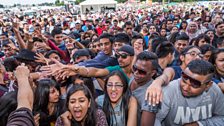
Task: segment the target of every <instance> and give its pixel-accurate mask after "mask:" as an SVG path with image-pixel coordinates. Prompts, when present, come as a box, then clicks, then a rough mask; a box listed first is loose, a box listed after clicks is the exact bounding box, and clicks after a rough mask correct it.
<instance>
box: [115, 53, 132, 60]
mask: <svg viewBox="0 0 224 126" xmlns="http://www.w3.org/2000/svg"><path fill="white" fill-rule="evenodd" d="M115 56H116V57H117V59H119V58H120V57H121V58H122V59H126V58H127V57H128V56H130V55H128V54H125V53H122V54H120V53H117V54H115Z"/></svg>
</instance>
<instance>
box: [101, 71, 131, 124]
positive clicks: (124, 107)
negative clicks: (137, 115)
mask: <svg viewBox="0 0 224 126" xmlns="http://www.w3.org/2000/svg"><path fill="white" fill-rule="evenodd" d="M112 76H118V77H119V78H120V79H121V82H122V83H123V92H122V96H121V97H122V99H121V100H122V101H121V106H120V111H121V112H123V115H124V119H125V120H124V121H125V122H124V124H125V125H127V121H128V106H129V101H130V97H131V91H130V89H129V87H128V80H127V78H126V77H125V75H124V74H123V73H122V72H121V71H113V72H112V73H110V74H109V75H108V77H107V78H106V81H105V86H104V89H105V98H104V102H103V111H104V112H105V114H106V117H107V122H108V124H109V125H110V126H112V125H113V124H114V122H113V117H114V118H115V120H116V117H115V113H114V109H113V107H112V104H111V101H110V97H109V95H108V92H107V82H108V80H109V78H110V77H112Z"/></svg>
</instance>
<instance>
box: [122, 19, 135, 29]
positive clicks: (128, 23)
mask: <svg viewBox="0 0 224 126" xmlns="http://www.w3.org/2000/svg"><path fill="white" fill-rule="evenodd" d="M127 25H131V26H133V25H132V23H131V21H127V22H125V23H124V26H123V28H125V27H126V26H127Z"/></svg>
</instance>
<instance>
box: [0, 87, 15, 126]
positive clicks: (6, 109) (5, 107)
mask: <svg viewBox="0 0 224 126" xmlns="http://www.w3.org/2000/svg"><path fill="white" fill-rule="evenodd" d="M16 107H17V92H15V91H13V92H9V93H7V94H6V95H4V96H2V97H0V117H1V118H0V124H1V126H6V124H7V120H8V116H9V114H10V113H11V112H12V111H14V110H16Z"/></svg>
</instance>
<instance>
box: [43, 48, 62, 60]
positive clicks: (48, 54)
mask: <svg viewBox="0 0 224 126" xmlns="http://www.w3.org/2000/svg"><path fill="white" fill-rule="evenodd" d="M53 53H55V54H57V55H58V56H59V57H60V58H61V54H60V53H59V52H58V51H57V50H50V51H48V52H47V53H46V54H45V57H46V58H49V57H50V55H51V54H53Z"/></svg>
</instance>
